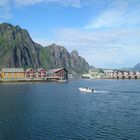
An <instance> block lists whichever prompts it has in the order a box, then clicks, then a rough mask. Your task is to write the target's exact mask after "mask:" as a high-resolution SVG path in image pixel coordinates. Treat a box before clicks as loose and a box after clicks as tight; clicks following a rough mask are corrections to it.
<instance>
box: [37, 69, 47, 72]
mask: <svg viewBox="0 0 140 140" xmlns="http://www.w3.org/2000/svg"><path fill="white" fill-rule="evenodd" d="M41 70H45V69H44V68H40V69H37V71H38V72H39V71H41ZM45 71H46V70H45Z"/></svg>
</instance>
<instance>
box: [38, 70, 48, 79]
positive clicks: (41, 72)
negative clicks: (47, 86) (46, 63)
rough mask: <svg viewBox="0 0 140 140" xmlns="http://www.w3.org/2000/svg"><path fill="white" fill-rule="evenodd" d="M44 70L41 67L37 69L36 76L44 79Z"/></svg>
mask: <svg viewBox="0 0 140 140" xmlns="http://www.w3.org/2000/svg"><path fill="white" fill-rule="evenodd" d="M46 75H47V74H46V70H45V69H43V68H40V69H37V78H39V79H45V78H46Z"/></svg>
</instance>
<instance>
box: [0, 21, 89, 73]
mask: <svg viewBox="0 0 140 140" xmlns="http://www.w3.org/2000/svg"><path fill="white" fill-rule="evenodd" d="M3 66H4V67H33V68H38V67H44V68H47V69H49V68H59V67H65V68H67V69H68V70H69V71H70V72H76V73H84V72H87V71H88V69H89V65H88V63H87V62H86V61H85V59H83V58H82V57H80V56H79V54H78V52H77V51H76V50H74V51H72V52H71V53H69V52H68V51H67V49H66V48H65V47H63V46H59V45H57V44H55V43H53V44H51V45H49V46H47V47H42V46H41V45H39V44H37V43H35V42H34V41H33V40H32V39H31V37H30V35H29V33H28V31H27V30H25V29H22V28H21V27H20V26H18V25H16V26H13V25H11V24H9V23H3V24H0V68H1V67H3Z"/></svg>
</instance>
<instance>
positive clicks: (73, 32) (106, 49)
mask: <svg viewBox="0 0 140 140" xmlns="http://www.w3.org/2000/svg"><path fill="white" fill-rule="evenodd" d="M54 34H55V36H54V37H53V38H52V39H51V38H50V39H49V38H47V39H46V40H45V39H42V40H41V39H39V40H36V41H39V42H40V43H43V45H49V44H51V43H53V42H55V43H57V44H59V45H63V46H65V47H66V48H68V50H69V51H72V50H73V49H77V50H78V52H79V54H80V55H81V56H83V57H84V58H85V59H86V60H87V61H88V62H89V63H90V64H91V65H95V66H97V67H114V68H116V67H124V66H130V65H134V64H135V63H136V62H138V61H139V60H140V55H139V52H140V47H139V44H140V40H139V37H140V30H136V29H123V30H122V29H120V30H118V29H117V30H108V31H89V30H82V29H81V30H78V29H63V28H62V29H58V30H56V31H55V32H54ZM45 42H47V43H45ZM132 58H133V59H132Z"/></svg>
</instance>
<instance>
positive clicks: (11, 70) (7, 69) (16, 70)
mask: <svg viewBox="0 0 140 140" xmlns="http://www.w3.org/2000/svg"><path fill="white" fill-rule="evenodd" d="M2 72H9V73H10V72H24V69H22V68H3V69H2Z"/></svg>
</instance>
